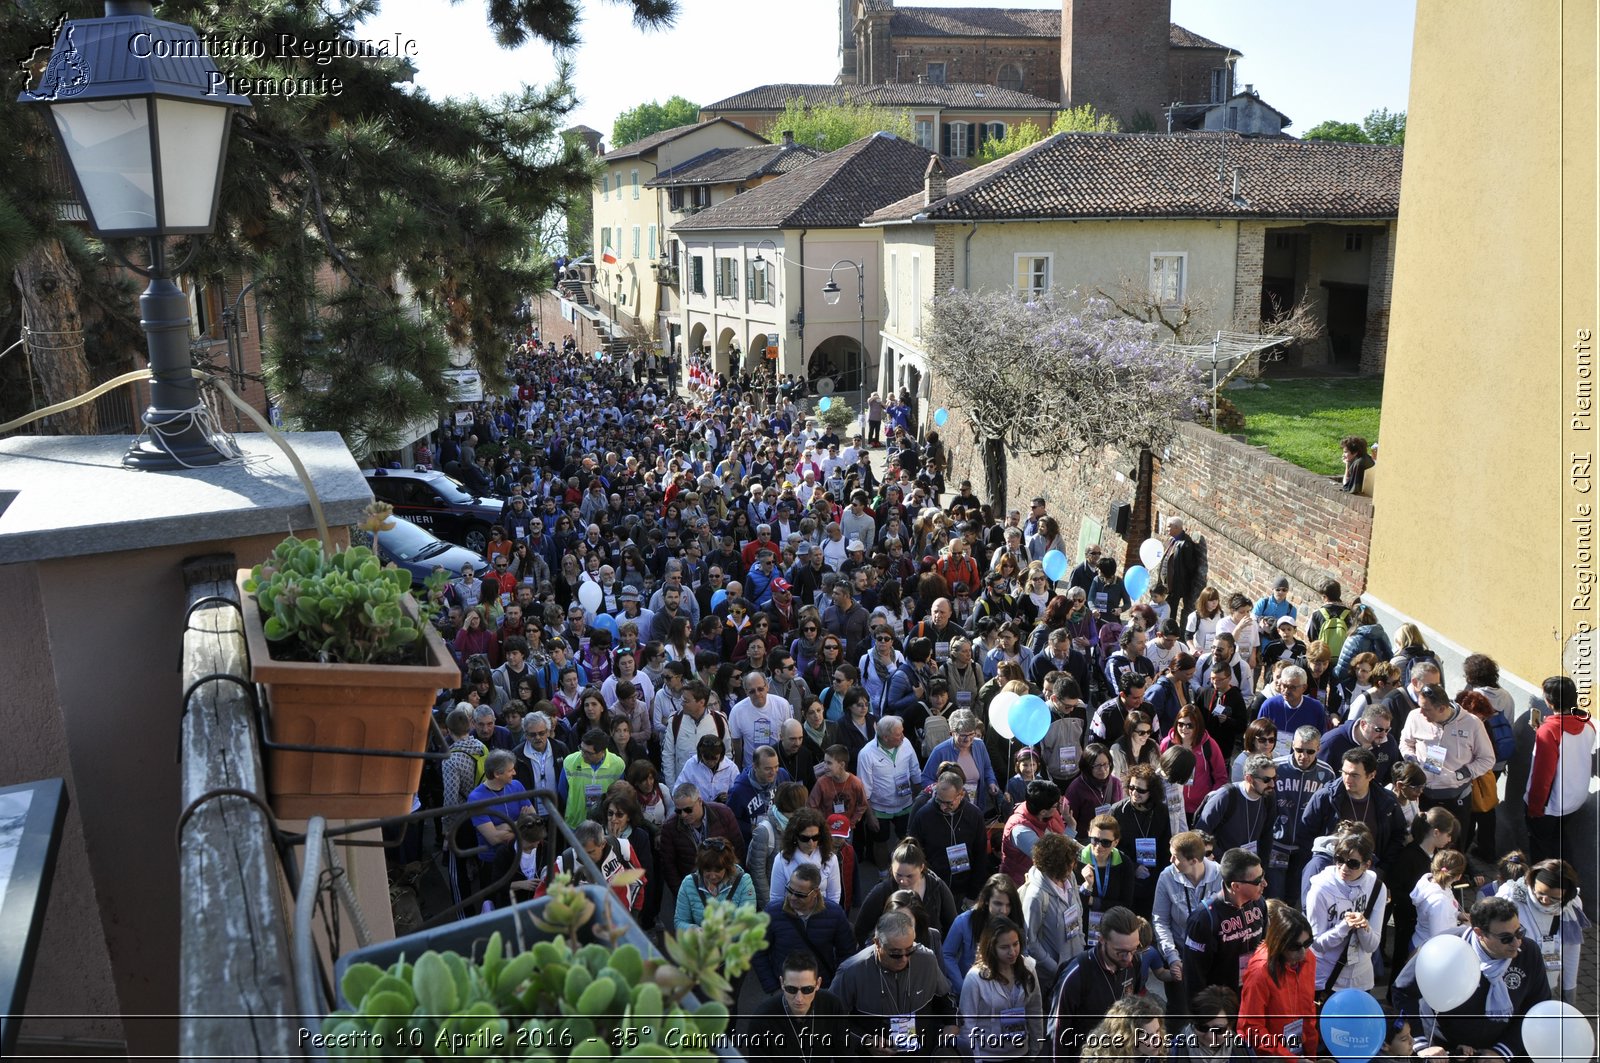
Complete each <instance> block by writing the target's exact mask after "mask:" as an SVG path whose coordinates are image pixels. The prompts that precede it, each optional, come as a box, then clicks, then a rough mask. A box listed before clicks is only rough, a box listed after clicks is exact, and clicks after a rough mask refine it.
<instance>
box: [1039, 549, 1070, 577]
mask: <svg viewBox="0 0 1600 1063" xmlns="http://www.w3.org/2000/svg"><path fill="white" fill-rule="evenodd" d="M1044 574H1045V575H1046V576H1049V577H1050V581H1051V582H1052V583H1053V582H1055V581H1056V580H1058V579H1060V578H1061V577H1063V576H1065V575H1066V574H1067V555H1066V554H1063V553H1062V552H1061V551H1060V550H1051V551H1050V552H1049V553H1047V554H1045V555H1044Z"/></svg>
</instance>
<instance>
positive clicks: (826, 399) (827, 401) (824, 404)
mask: <svg viewBox="0 0 1600 1063" xmlns="http://www.w3.org/2000/svg"><path fill="white" fill-rule="evenodd" d="M832 405H833V396H832V395H824V396H822V398H820V399H818V400H817V409H819V410H826V409H827V408H828V407H829V406H832Z"/></svg>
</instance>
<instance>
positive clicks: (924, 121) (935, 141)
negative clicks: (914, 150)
mask: <svg viewBox="0 0 1600 1063" xmlns="http://www.w3.org/2000/svg"><path fill="white" fill-rule="evenodd" d="M938 125H939V123H938V122H935V121H933V120H932V119H929V118H919V119H917V122H916V124H915V125H914V126H913V127H912V128H913V129H914V130H915V131H916V138H917V147H919V148H922V149H924V150H925V151H938V150H939V137H938V135H937V129H938Z"/></svg>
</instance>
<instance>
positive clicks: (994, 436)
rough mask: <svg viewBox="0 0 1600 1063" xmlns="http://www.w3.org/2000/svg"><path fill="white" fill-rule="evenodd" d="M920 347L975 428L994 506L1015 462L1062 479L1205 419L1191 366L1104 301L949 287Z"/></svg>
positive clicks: (1153, 445) (1155, 445)
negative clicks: (1021, 458)
mask: <svg viewBox="0 0 1600 1063" xmlns="http://www.w3.org/2000/svg"><path fill="white" fill-rule="evenodd" d="M924 340H925V342H926V350H927V352H928V359H929V362H930V363H931V369H932V371H933V372H934V373H935V374H937V376H938V377H939V379H941V380H942V381H944V382H945V383H946V384H947V385H948V386H949V387H950V390H951V391H952V392H953V393H954V395H955V396H956V399H957V401H956V402H955V403H953V405H958V406H959V407H960V408H961V409H962V411H963V412H964V413H965V414H966V416H967V421H968V423H969V424H970V425H971V426H972V431H973V436H974V439H975V441H976V442H977V443H978V444H979V446H980V448H981V450H982V453H983V463H984V471H985V475H986V484H985V486H986V488H987V490H988V493H989V498H990V500H991V502H993V503H994V504H995V505H996V506H1004V505H1005V504H1006V500H1007V492H1008V485H1007V468H1006V463H1007V458H1008V455H1009V454H1012V453H1016V454H1021V455H1026V456H1028V457H1030V458H1034V459H1035V460H1038V461H1040V462H1042V463H1043V464H1044V466H1045V468H1046V469H1049V470H1055V469H1058V468H1060V467H1061V466H1062V464H1063V463H1064V462H1068V461H1071V460H1073V459H1077V458H1085V457H1090V456H1094V457H1097V456H1098V455H1099V453H1100V452H1101V451H1102V450H1104V449H1105V448H1106V447H1108V446H1109V447H1116V448H1118V449H1120V450H1136V451H1143V452H1148V451H1150V450H1152V449H1159V448H1160V447H1161V446H1163V445H1164V444H1165V443H1166V442H1167V441H1168V440H1170V439H1171V438H1172V435H1173V432H1174V430H1175V429H1174V425H1175V423H1176V422H1177V421H1179V420H1186V419H1191V418H1193V417H1194V416H1195V415H1196V414H1197V413H1200V412H1203V410H1204V409H1205V407H1204V404H1203V403H1202V402H1201V401H1200V394H1201V382H1200V374H1199V371H1198V370H1197V369H1196V368H1195V366H1194V364H1193V362H1192V361H1190V360H1189V359H1186V358H1183V357H1182V356H1180V355H1178V354H1177V353H1175V352H1173V351H1172V350H1170V348H1169V347H1168V345H1167V344H1166V343H1165V342H1164V341H1163V340H1162V339H1161V338H1160V337H1159V336H1158V335H1157V333H1156V331H1155V329H1153V328H1152V327H1151V326H1150V325H1149V324H1148V323H1147V322H1140V321H1135V320H1133V319H1132V318H1130V317H1128V316H1127V315H1124V314H1122V313H1120V312H1118V311H1117V310H1116V308H1115V307H1113V306H1112V304H1111V303H1110V302H1109V301H1108V300H1106V299H1103V298H1095V297H1088V298H1083V297H1080V296H1079V295H1078V294H1077V293H1061V292H1056V291H1052V292H1047V293H1043V294H1040V295H1037V296H1033V297H1028V296H1026V295H1022V294H1019V293H1017V292H1011V291H1004V292H989V291H982V290H980V291H976V292H970V291H964V290H961V289H953V290H951V291H950V292H948V293H946V294H944V295H941V296H937V297H936V298H935V299H934V300H933V303H932V307H931V310H930V313H929V316H928V322H927V326H926V328H925V330H924ZM1086 464H1087V463H1081V464H1080V468H1082V466H1083V465H1086ZM1146 479H1148V478H1146Z"/></svg>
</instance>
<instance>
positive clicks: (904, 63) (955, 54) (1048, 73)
mask: <svg viewBox="0 0 1600 1063" xmlns="http://www.w3.org/2000/svg"><path fill="white" fill-rule="evenodd" d="M900 56H904V57H905V58H903V59H902V58H899V57H900ZM929 63H944V64H945V81H946V82H948V83H950V84H975V85H995V84H998V83H999V77H1000V68H1001V66H1003V65H1005V64H1008V63H1014V64H1016V66H1018V67H1019V68H1021V71H1022V91H1023V92H1026V93H1027V94H1028V95H1030V96H1038V97H1040V98H1041V99H1046V100H1059V99H1060V98H1061V43H1060V42H1059V41H1054V40H1044V39H1038V38H1006V37H961V38H956V39H953V40H952V39H950V38H938V37H896V38H894V56H892V57H891V58H890V60H889V64H890V65H889V67H888V69H887V70H886V71H885V76H884V77H882V78H880V79H878V80H881V81H883V82H893V81H895V80H896V78H895V73H896V69H897V67H898V71H899V81H900V83H901V84H911V83H913V82H915V81H916V80H917V75H918V74H925V73H927V70H928V64H929ZM1047 118H1048V116H1040V118H1039V119H1037V121H1039V122H1040V123H1041V124H1044V123H1045V121H1046V120H1047Z"/></svg>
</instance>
